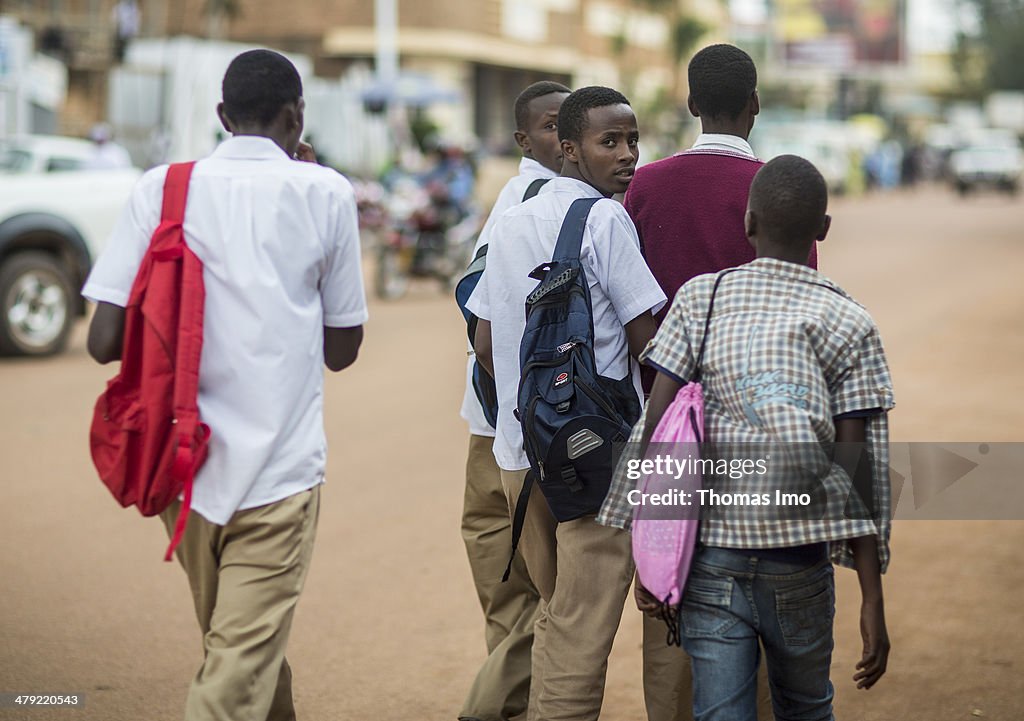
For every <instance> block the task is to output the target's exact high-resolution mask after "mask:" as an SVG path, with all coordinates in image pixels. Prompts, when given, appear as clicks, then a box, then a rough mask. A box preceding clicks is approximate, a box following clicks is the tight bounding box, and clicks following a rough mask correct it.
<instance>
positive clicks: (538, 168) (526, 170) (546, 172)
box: [519, 158, 558, 178]
mask: <svg viewBox="0 0 1024 721" xmlns="http://www.w3.org/2000/svg"><path fill="white" fill-rule="evenodd" d="M519 174H520V175H529V176H530V177H531V178H557V177H558V173H556V172H554V171H552V170H551V169H550V168H546V167H544V166H543V165H541V164H540V163H538V162H537V161H536V160H534V159H533V158H523V159H522V160H520V161H519Z"/></svg>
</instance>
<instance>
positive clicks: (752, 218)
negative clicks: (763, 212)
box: [743, 208, 757, 250]
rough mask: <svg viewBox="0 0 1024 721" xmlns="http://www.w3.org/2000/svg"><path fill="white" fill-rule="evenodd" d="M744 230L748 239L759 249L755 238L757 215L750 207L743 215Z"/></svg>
mask: <svg viewBox="0 0 1024 721" xmlns="http://www.w3.org/2000/svg"><path fill="white" fill-rule="evenodd" d="M743 230H744V231H745V232H746V234H747V241H748V242H749V243H750V244H751V245H752V246H754V250H757V242H756V241H755V240H754V237H755V236H756V235H757V215H756V214H755V213H754V211H753V210H751V209H750V208H747V212H746V213H744V215H743Z"/></svg>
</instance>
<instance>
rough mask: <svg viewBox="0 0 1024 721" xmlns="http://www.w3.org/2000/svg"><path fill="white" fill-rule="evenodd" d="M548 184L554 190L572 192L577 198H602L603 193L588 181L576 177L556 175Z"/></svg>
mask: <svg viewBox="0 0 1024 721" xmlns="http://www.w3.org/2000/svg"><path fill="white" fill-rule="evenodd" d="M548 186H550V187H551V189H552V190H553V191H555V192H562V193H572V194H573V195H575V196H576V197H577V198H603V197H604V194H603V193H602V192H601V191H600V190H598V189H597V188H595V187H594V186H593V185H591V184H590V183H584V182H583V181H582V180H576V178H564V177H562V176H558V177H557V178H555V179H554V180H552V181H551V182H550V183H548Z"/></svg>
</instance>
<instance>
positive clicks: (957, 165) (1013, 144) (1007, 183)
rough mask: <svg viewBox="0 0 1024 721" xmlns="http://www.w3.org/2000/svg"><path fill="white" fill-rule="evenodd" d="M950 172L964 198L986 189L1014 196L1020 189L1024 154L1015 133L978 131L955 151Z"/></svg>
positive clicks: (991, 130)
mask: <svg viewBox="0 0 1024 721" xmlns="http://www.w3.org/2000/svg"><path fill="white" fill-rule="evenodd" d="M949 169H950V175H951V178H952V181H953V186H954V187H955V188H956V189H957V191H958V192H959V193H960V194H961V195H967V194H968V193H970V192H972V191H974V190H977V189H978V188H981V187H986V186H988V187H995V188H998V189H1000V190H1004V191H1006V192H1008V193H1011V194H1014V193H1017V192H1018V191H1019V190H1020V180H1021V174H1022V172H1024V151H1022V150H1021V146H1020V141H1019V140H1018V139H1017V136H1016V135H1014V134H1013V133H1012V132H1011V131H1008V130H996V129H990V130H984V131H976V132H974V133H972V134H971V136H970V137H969V138H968V140H967V142H966V143H965V144H964V145H963V146H962V147H960V148H959V149H957V150H955V151H953V154H952V155H951V156H950V159H949Z"/></svg>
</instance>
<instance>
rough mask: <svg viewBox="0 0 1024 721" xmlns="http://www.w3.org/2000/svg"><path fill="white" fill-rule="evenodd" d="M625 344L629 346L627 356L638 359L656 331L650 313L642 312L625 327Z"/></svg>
mask: <svg viewBox="0 0 1024 721" xmlns="http://www.w3.org/2000/svg"><path fill="white" fill-rule="evenodd" d="M625 330H626V343H627V344H628V345H629V354H630V355H631V356H633V357H634V358H639V357H640V354H641V353H643V351H644V348H646V347H647V344H648V343H650V342H651V338H653V337H654V334H655V333H657V331H658V326H657V325H656V324H655V322H654V316H653V315H652V314H651V311H649V310H648V311H644V312H643V313H641V314H640V315H638V316H637V317H636V318H634V319H633V320H631V321H629V322H628V323H626V325H625Z"/></svg>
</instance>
